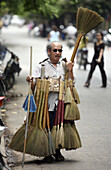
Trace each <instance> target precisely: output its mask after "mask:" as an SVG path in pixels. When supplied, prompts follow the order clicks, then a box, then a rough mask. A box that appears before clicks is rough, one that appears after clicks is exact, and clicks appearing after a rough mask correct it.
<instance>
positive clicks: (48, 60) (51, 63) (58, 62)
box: [47, 58, 60, 64]
mask: <svg viewBox="0 0 111 170" xmlns="http://www.w3.org/2000/svg"><path fill="white" fill-rule="evenodd" d="M47 61H48V62H49V64H52V62H51V61H50V58H48V60H47ZM57 64H60V61H58V63H57Z"/></svg>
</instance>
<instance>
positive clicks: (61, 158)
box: [54, 151, 64, 161]
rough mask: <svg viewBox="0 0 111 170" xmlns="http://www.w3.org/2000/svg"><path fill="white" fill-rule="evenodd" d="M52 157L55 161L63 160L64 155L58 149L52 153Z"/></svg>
mask: <svg viewBox="0 0 111 170" xmlns="http://www.w3.org/2000/svg"><path fill="white" fill-rule="evenodd" d="M54 157H55V158H56V161H64V157H63V155H62V154H61V153H60V151H57V152H56V154H54Z"/></svg>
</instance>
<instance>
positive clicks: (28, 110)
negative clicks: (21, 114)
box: [22, 46, 32, 167]
mask: <svg viewBox="0 0 111 170" xmlns="http://www.w3.org/2000/svg"><path fill="white" fill-rule="evenodd" d="M31 74H32V46H31V47H30V76H31ZM30 93H31V83H29V97H28V109H27V119H26V129H25V138H24V148H23V158H22V167H23V166H24V160H25V149H26V139H27V128H28V117H29V109H30Z"/></svg>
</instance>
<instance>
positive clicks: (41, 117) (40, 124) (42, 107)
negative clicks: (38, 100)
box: [39, 80, 46, 129]
mask: <svg viewBox="0 0 111 170" xmlns="http://www.w3.org/2000/svg"><path fill="white" fill-rule="evenodd" d="M45 91H46V80H45V81H44V87H43V98H42V100H43V101H42V106H41V110H40V118H39V128H40V129H42V119H43V112H44V104H45V96H46V93H45Z"/></svg>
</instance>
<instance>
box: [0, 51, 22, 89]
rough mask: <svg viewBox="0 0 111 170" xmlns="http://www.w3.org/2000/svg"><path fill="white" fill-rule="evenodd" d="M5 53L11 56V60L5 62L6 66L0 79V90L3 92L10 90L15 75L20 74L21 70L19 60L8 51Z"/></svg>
mask: <svg viewBox="0 0 111 170" xmlns="http://www.w3.org/2000/svg"><path fill="white" fill-rule="evenodd" d="M7 51H8V52H9V53H10V54H11V59H10V60H9V61H8V62H7V65H6V67H5V69H4V72H3V74H2V79H0V88H1V89H4V90H3V91H4V92H5V91H8V90H10V89H11V88H12V87H13V85H14V84H15V73H18V75H19V73H20V71H21V68H20V66H19V58H18V57H17V56H16V55H15V54H14V53H13V52H11V51H10V50H8V49H7Z"/></svg>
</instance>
